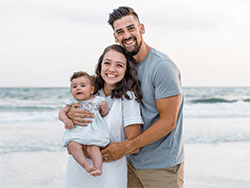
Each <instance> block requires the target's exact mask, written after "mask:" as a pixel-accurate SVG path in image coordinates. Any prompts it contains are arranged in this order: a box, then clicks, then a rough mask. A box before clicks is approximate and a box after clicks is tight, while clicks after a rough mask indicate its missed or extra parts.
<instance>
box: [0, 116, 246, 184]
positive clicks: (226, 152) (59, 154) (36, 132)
mask: <svg viewBox="0 0 250 188" xmlns="http://www.w3.org/2000/svg"><path fill="white" fill-rule="evenodd" d="M225 121H226V122H228V124H230V123H229V122H231V123H234V121H236V120H231V121H229V120H226V119H211V120H205V119H187V120H185V122H186V127H185V130H186V132H185V134H188V133H189V132H192V128H193V126H198V124H200V123H201V122H204V124H206V125H207V126H208V125H209V124H211V123H216V124H217V126H219V125H218V124H222V123H225ZM205 122H206V123H205ZM237 122H240V123H241V124H242V123H244V124H246V125H249V122H250V119H249V118H245V119H242V120H241V121H237ZM191 125H192V126H191ZM10 126H11V127H12V128H11V129H9V128H8V127H10ZM228 126H229V127H230V125H228ZM0 127H1V130H4V131H1V132H0V141H1V143H3V141H6V143H7V142H8V143H10V148H11V149H12V150H13V151H7V152H2V153H1V154H0V167H1V168H0V176H1V179H0V187H3V188H27V187H32V188H44V187H47V188H56V187H61V185H62V182H63V177H64V173H65V168H66V163H67V152H66V151H65V149H64V148H61V147H60V139H61V135H62V133H63V127H62V124H61V123H60V122H57V121H50V122H47V121H45V122H37V123H35V122H26V123H12V124H11V125H10V124H9V125H8V124H0ZM31 127H32V128H31ZM211 127H212V129H214V128H213V126H211ZM204 130H205V131H206V132H208V129H204ZM210 131H214V130H210ZM225 131H227V130H225ZM245 131H249V129H248V128H246V129H245ZM31 133H32V134H31ZM208 134H210V133H208ZM8 135H10V136H8ZM29 135H30V136H29ZM18 138H20V139H18ZM34 138H35V139H34ZM185 140H187V143H186V144H185V187H186V188H196V187H202V188H223V187H225V188H245V187H246V188H247V187H249V186H250V161H249V159H250V149H249V148H250V142H245V141H242V142H239V141H238V142H221V141H219V142H218V143H216V142H212V143H193V141H192V139H191V138H189V137H188V135H186V136H185ZM16 141H20V142H23V143H18V142H16ZM11 143H15V144H16V145H18V144H19V146H18V147H19V151H18V149H17V148H15V147H14V146H13V144H11ZM49 144H50V146H49V147H47V151H46V150H45V149H44V148H45V146H44V145H49ZM22 147H23V148H22Z"/></svg>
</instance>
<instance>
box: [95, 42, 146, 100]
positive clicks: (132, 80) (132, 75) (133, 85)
mask: <svg viewBox="0 0 250 188" xmlns="http://www.w3.org/2000/svg"><path fill="white" fill-rule="evenodd" d="M110 50H115V51H117V52H119V53H122V54H123V55H124V56H125V57H126V59H127V69H126V72H125V75H124V78H123V79H122V80H121V81H120V82H118V83H117V84H116V88H115V89H114V90H113V91H112V94H111V97H112V98H113V97H115V98H123V97H125V98H126V99H128V100H129V99H131V98H130V97H129V95H128V94H127V91H133V92H134V94H135V97H136V101H138V102H141V101H142V93H141V88H140V81H139V79H138V78H137V76H136V74H137V71H136V69H135V65H134V63H135V60H134V58H133V57H131V56H129V55H128V54H127V53H126V52H125V50H124V49H123V48H122V47H121V46H119V45H117V44H113V45H110V46H108V47H106V48H105V49H104V51H103V53H102V55H101V56H100V58H99V60H98V64H97V67H96V70H95V73H96V79H95V91H94V93H97V92H98V90H99V89H102V88H103V87H104V80H103V78H102V76H101V69H102V61H103V58H104V56H105V54H106V53H107V52H109V51H110Z"/></svg>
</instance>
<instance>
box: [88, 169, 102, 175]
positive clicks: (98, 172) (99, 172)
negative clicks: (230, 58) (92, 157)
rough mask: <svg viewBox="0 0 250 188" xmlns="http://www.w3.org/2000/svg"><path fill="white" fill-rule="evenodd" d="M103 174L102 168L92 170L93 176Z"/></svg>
mask: <svg viewBox="0 0 250 188" xmlns="http://www.w3.org/2000/svg"><path fill="white" fill-rule="evenodd" d="M101 174H102V170H101V169H96V170H95V171H92V172H90V175H91V176H100V175H101Z"/></svg>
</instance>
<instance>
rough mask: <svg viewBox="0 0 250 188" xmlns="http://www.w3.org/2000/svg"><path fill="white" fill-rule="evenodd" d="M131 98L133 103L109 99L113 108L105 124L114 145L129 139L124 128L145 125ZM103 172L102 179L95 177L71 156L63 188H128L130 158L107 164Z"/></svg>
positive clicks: (107, 99) (104, 165)
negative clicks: (128, 160) (126, 138)
mask: <svg viewBox="0 0 250 188" xmlns="http://www.w3.org/2000/svg"><path fill="white" fill-rule="evenodd" d="M128 94H129V95H130V96H132V97H133V99H132V100H127V99H123V100H121V99H115V98H113V99H111V98H110V97H106V99H105V101H106V102H107V103H108V106H109V113H108V114H107V115H106V116H105V117H104V120H105V122H106V124H107V126H108V129H109V135H110V139H111V142H121V141H123V140H124V139H125V134H124V127H126V126H128V125H132V124H143V121H142V118H141V115H140V107H139V103H137V102H136V101H135V96H134V94H133V93H132V92H128ZM99 95H100V96H103V97H105V96H104V93H103V91H102V90H100V91H99ZM89 161H90V160H89ZM90 162H91V161H90ZM102 168H103V172H102V175H101V176H97V177H93V176H91V175H90V174H89V173H87V172H86V170H84V169H83V168H82V167H81V166H80V165H79V164H78V163H77V162H76V161H75V160H74V159H73V157H72V156H69V158H68V164H67V169H66V175H65V179H64V184H63V187H64V188H66V187H67V188H127V160H126V157H123V158H121V159H119V160H117V161H113V162H104V163H103V167H102Z"/></svg>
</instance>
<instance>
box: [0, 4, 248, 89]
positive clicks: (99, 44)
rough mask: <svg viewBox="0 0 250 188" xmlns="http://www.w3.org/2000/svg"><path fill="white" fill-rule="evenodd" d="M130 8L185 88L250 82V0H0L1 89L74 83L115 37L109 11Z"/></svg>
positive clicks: (152, 44) (62, 85) (148, 40)
mask: <svg viewBox="0 0 250 188" xmlns="http://www.w3.org/2000/svg"><path fill="white" fill-rule="evenodd" d="M124 5H126V6H130V7H132V8H134V10H135V11H136V12H137V13H138V15H139V17H140V21H141V22H142V23H143V24H144V25H145V29H146V33H145V34H144V35H143V37H144V40H145V41H146V43H147V44H149V45H150V46H151V47H153V48H156V49H158V50H159V51H161V52H164V53H165V54H167V55H168V56H169V57H170V58H171V59H172V60H173V61H174V62H175V63H176V65H177V66H178V67H179V69H180V70H181V74H182V84H183V86H184V87H189V86H190V87H192V86H250V0H188V1H186V0H174V1H173V0H155V1H152V0H150V1H149V0H105V1H99V0H70V1H69V0H0V87H69V84H70V82H69V78H70V76H71V75H72V73H73V72H76V71H80V70H82V71H87V72H89V73H90V74H92V73H94V70H95V66H96V63H97V60H98V58H99V56H100V55H101V54H102V52H103V49H104V48H105V47H106V46H108V45H110V44H113V43H115V41H114V38H113V30H112V28H111V27H110V26H109V25H108V24H107V20H108V15H109V13H111V12H112V10H113V9H115V8H118V7H119V6H124Z"/></svg>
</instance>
